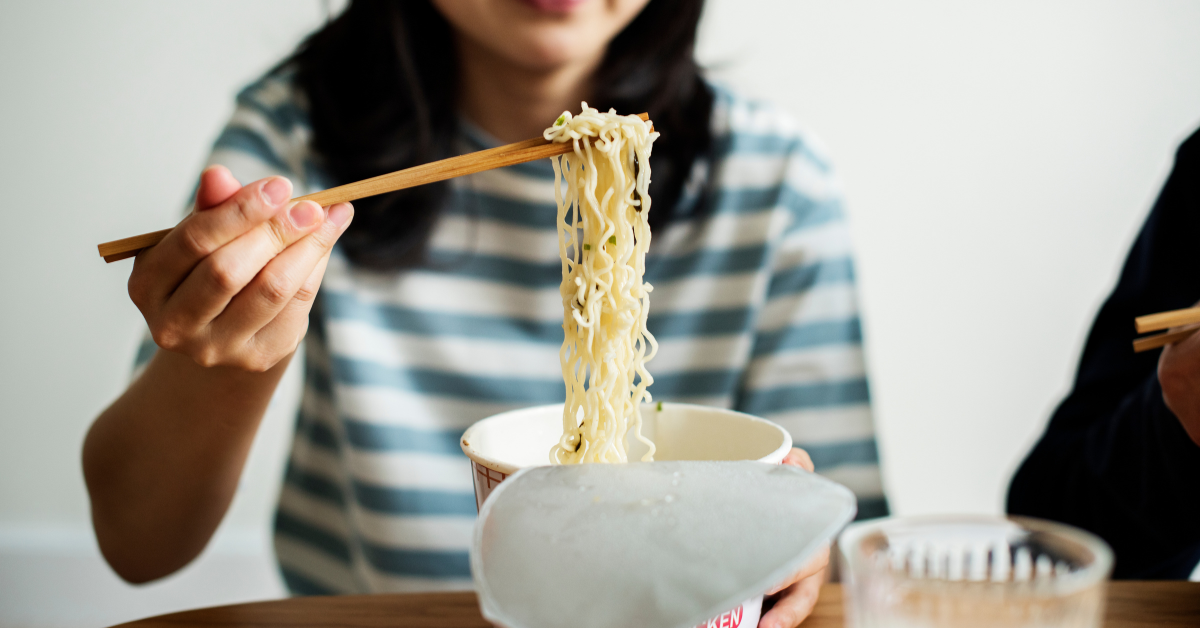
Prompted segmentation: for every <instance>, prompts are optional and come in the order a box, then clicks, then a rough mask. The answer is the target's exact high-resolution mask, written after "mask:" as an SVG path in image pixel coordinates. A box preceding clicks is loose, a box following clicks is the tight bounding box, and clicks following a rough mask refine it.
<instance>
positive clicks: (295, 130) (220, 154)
mask: <svg viewBox="0 0 1200 628" xmlns="http://www.w3.org/2000/svg"><path fill="white" fill-rule="evenodd" d="M301 102H302V101H301V99H300V98H299V97H298V95H297V94H296V92H295V89H294V87H293V85H292V82H291V73H290V71H288V70H283V71H280V72H277V73H275V74H272V75H269V76H267V77H265V78H263V79H262V80H260V81H258V82H256V83H254V84H252V85H250V86H249V87H247V88H245V89H244V90H242V91H241V92H240V93H239V94H238V96H237V103H236V107H235V108H234V111H233V115H232V116H230V119H229V122H228V123H226V125H225V128H223V129H222V130H221V133H220V135H218V136H217V139H216V141H215V142H214V143H213V148H212V151H211V152H210V153H209V156H208V159H207V160H206V161H205V166H206V167H207V166H212V165H217V164H220V165H222V166H225V167H226V168H229V171H230V172H231V173H232V174H233V176H234V178H236V179H237V180H238V182H240V183H241V184H242V185H246V184H247V183H252V182H254V181H257V180H259V179H262V178H265V177H270V176H283V177H287V178H288V179H290V180H291V182H292V186H293V195H294V196H301V195H304V194H308V193H310V192H315V191H317V190H321V189H324V188H325V187H328V185H327V182H326V181H323V180H322V179H321V176H320V171H319V170H318V169H317V168H315V167H313V165H312V162H311V158H310V156H309V152H310V151H309V148H308V146H309V137H310V131H309V125H308V121H307V115H306V114H305V112H304V108H303V107H302V105H301V104H300V103H301ZM314 186H319V187H314ZM195 196H196V193H195V189H194V188H193V190H192V193H191V195H190V196H189V197H188V201H187V207H186V211H188V212H190V211H191V210H192V201H193V199H194V198H195ZM157 350H158V346H157V345H156V344H155V343H154V339H153V338H152V337H151V335H150V330H149V329H146V330H144V331H143V334H142V338H141V342H140V344H139V346H138V350H137V354H136V357H135V359H134V371H133V375H134V377H136V376H137V375H139V374H140V373H141V372H142V370H143V369H144V368H145V366H146V363H148V362H149V361H150V358H152V357H154V353H155V352H156V351H157Z"/></svg>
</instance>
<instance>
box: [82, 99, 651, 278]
mask: <svg viewBox="0 0 1200 628" xmlns="http://www.w3.org/2000/svg"><path fill="white" fill-rule="evenodd" d="M638 117H639V118H641V119H642V120H649V119H650V115H649V114H646V113H642V114H639V115H638ZM571 150H573V146H572V144H571V143H570V142H565V143H555V142H549V141H546V140H545V139H542V138H540V137H535V138H533V139H528V140H525V141H523V142H517V143H515V144H508V145H505V146H497V147H496V148H489V149H487V150H481V151H477V152H474V153H468V154H466V155H460V156H458V157H451V158H449V159H443V160H441V161H435V162H432V163H428V164H423V165H420V166H415V167H413V168H405V169H404V170H397V171H396V172H392V173H389V174H383V175H379V176H377V177H372V178H370V179H364V180H362V181H357V182H355V183H347V184H346V185H340V186H338V187H335V188H330V189H328V190H323V191H321V192H316V193H313V194H308V195H306V196H300V197H297V198H294V199H292V200H293V201H316V202H317V203H319V204H320V205H321V206H322V207H329V206H331V205H336V204H337V203H347V202H350V201H356V200H358V199H360V198H366V197H368V196H376V195H378V194H385V193H387V192H395V191H396V190H403V189H406V188H411V187H416V186H418V185H425V184H426V183H434V182H436V181H445V180H446V179H452V178H454V177H461V176H463V175H468V174H474V173H476V172H483V171H484V170H491V169H493V168H502V167H504V166H512V165H515V164H522V163H525V162H528V161H536V160H538V159H545V158H547V157H554V156H555V155H562V154H564V153H567V152H570V151H571ZM170 232H171V230H170V229H163V230H162V231H154V232H152V233H143V234H141V235H137V236H133V237H131V238H124V239H121V240H114V241H112V242H105V243H104V244H101V245H99V246H97V248H98V249H99V250H100V257H103V258H104V261H106V262H110V263H111V262H115V261H117V260H122V259H126V258H129V257H133V256H135V255H137V254H138V252H140V251H142V250H143V249H148V248H150V247H152V246H154V245H155V244H158V243H159V242H161V241H162V239H163V238H165V237H166V236H167V234H168V233H170Z"/></svg>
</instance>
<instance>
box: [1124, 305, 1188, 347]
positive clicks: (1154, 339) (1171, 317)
mask: <svg viewBox="0 0 1200 628" xmlns="http://www.w3.org/2000/svg"><path fill="white" fill-rule="evenodd" d="M1133 322H1134V325H1135V326H1136V327H1137V331H1138V333H1139V334H1144V333H1146V332H1151V331H1162V330H1164V329H1170V328H1172V327H1181V328H1182V329H1176V330H1175V331H1168V332H1166V333H1162V334H1155V335H1153V336H1146V337H1144V338H1138V339H1137V340H1134V341H1133V350H1134V351H1135V352H1137V353H1141V352H1143V351H1149V350H1151V349H1157V348H1159V347H1162V346H1166V345H1169V344H1171V343H1172V342H1179V341H1180V340H1183V339H1184V338H1187V337H1188V336H1191V335H1192V334H1194V333H1196V331H1197V330H1200V307H1189V308H1186V309H1182V310H1171V311H1170V312H1159V313H1158V314H1147V315H1145V316H1139V317H1137V318H1136V319H1134V321H1133Z"/></svg>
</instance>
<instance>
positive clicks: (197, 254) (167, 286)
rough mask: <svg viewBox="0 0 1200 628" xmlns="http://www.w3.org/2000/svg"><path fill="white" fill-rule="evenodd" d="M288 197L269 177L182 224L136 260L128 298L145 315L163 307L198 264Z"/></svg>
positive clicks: (287, 189)
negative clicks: (146, 312)
mask: <svg viewBox="0 0 1200 628" xmlns="http://www.w3.org/2000/svg"><path fill="white" fill-rule="evenodd" d="M208 175H209V178H210V179H222V178H223V173H221V172H219V171H215V172H210V173H208ZM291 194H292V184H291V182H290V181H288V180H287V179H285V178H283V177H268V178H266V179H263V180H261V181H256V182H254V183H251V184H250V185H247V186H246V187H244V188H242V189H240V190H239V191H238V192H237V193H236V194H234V195H233V196H231V197H229V198H228V199H227V200H225V201H224V202H222V203H221V204H219V205H217V206H216V207H212V208H210V209H205V210H202V211H196V212H193V213H192V214H190V215H189V216H188V217H187V218H184V219H183V222H180V223H179V224H178V225H176V227H175V228H174V229H172V230H171V232H170V233H168V234H167V237H165V238H163V241H162V242H159V243H158V244H157V245H155V246H153V247H151V248H150V249H149V250H147V251H144V252H143V253H141V254H140V255H138V256H137V260H136V261H135V263H134V272H133V275H131V276H130V295H131V296H133V297H134V301H135V302H137V303H138V307H139V308H142V311H143V312H145V311H146V309H147V307H148V308H150V309H154V308H155V307H156V306H159V305H161V304H162V303H164V302H166V300H167V298H168V297H169V296H170V295H171V293H173V292H174V291H175V288H176V287H178V286H179V285H180V284H181V283H182V282H183V281H184V279H185V278H186V277H187V276H188V273H190V272H191V270H192V269H193V268H195V267H196V265H197V264H199V263H200V261H201V260H203V259H204V258H206V257H208V256H209V255H211V254H213V253H214V252H216V251H217V249H220V248H221V247H223V246H225V245H226V244H228V243H230V242H232V241H234V240H236V239H237V238H238V237H240V236H241V235H242V234H244V233H246V232H247V231H250V230H251V229H253V228H255V227H257V226H259V225H261V224H262V223H264V222H266V221H267V220H270V219H271V218H272V217H274V216H275V215H276V214H277V213H279V211H280V210H281V209H283V207H284V206H285V205H286V204H287V200H288V198H289V197H290V196H291ZM215 196H219V194H216V195H215ZM139 301H142V302H139ZM143 306H146V307H143Z"/></svg>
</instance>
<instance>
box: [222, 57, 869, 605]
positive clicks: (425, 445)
mask: <svg viewBox="0 0 1200 628" xmlns="http://www.w3.org/2000/svg"><path fill="white" fill-rule="evenodd" d="M715 89H716V102H715V106H714V111H713V114H712V128H713V132H714V140H715V149H714V151H713V153H712V156H711V158H710V159H706V160H704V161H702V162H699V163H698V164H697V165H696V166H695V168H694V169H693V172H692V178H691V181H690V182H689V184H688V186H687V187H686V189H685V194H684V196H683V198H682V199H681V201H680V203H681V207H680V212H679V214H678V215H680V216H681V217H680V219H679V220H676V221H674V222H672V223H671V224H670V225H669V226H668V227H666V228H665V229H664V230H663V231H661V232H657V233H655V234H654V243H653V245H652V247H651V251H650V254H649V255H648V256H647V258H646V280H647V281H649V282H650V283H652V284H653V285H654V293H653V295H652V299H651V306H650V317H649V322H648V326H649V329H650V331H651V332H652V333H653V334H654V335H655V337H656V338H657V339H658V342H659V345H660V349H659V353H658V356H657V357H656V358H655V359H654V360H653V361H652V362H650V363H649V368H650V369H651V371H652V373H653V374H654V380H655V381H654V385H653V386H652V388H651V392H652V393H653V395H654V398H655V399H657V400H672V401H682V402H690V403H701V404H708V405H714V406H720V407H727V408H734V409H737V410H742V411H745V412H749V413H751V414H755V415H758V416H762V417H765V418H768V419H770V420H773V421H776V422H777V423H779V424H781V425H783V426H784V427H785V428H787V430H788V431H789V432H791V434H792V436H793V438H794V439H795V442H796V445H797V446H800V447H803V448H805V449H806V450H807V451H808V452H809V454H810V455H811V456H812V459H813V462H814V463H815V464H816V468H817V471H818V472H819V473H822V474H824V475H825V476H827V477H830V478H832V479H834V480H836V481H839V482H841V483H843V484H845V485H847V486H849V487H850V488H851V489H853V490H854V491H855V493H856V494H857V495H858V497H859V513H860V516H878V515H882V514H885V513H886V510H887V506H886V501H885V500H884V497H883V490H882V486H881V482H880V472H879V464H878V454H877V450H876V444H875V434H874V427H873V423H872V418H871V408H870V404H869V395H868V387H867V377H866V372H865V368H864V362H863V351H862V345H861V332H860V324H859V314H858V305H857V302H856V295H855V284H854V264H853V261H852V259H851V246H850V239H849V234H848V231H847V224H846V220H845V216H844V214H843V212H842V207H841V197H840V194H839V190H838V188H837V185H836V183H835V181H834V179H833V177H832V176H831V173H830V167H829V164H828V162H827V160H826V159H825V157H824V156H823V154H822V152H821V150H820V149H819V147H818V145H817V144H815V143H814V141H813V140H812V139H811V138H810V137H809V136H808V135H806V134H805V133H803V132H802V131H801V130H800V129H799V128H798V127H797V126H796V124H795V123H793V122H792V121H791V120H790V119H789V118H788V117H786V116H784V115H782V114H781V113H779V112H778V111H776V110H773V109H771V108H769V107H765V106H763V105H760V104H755V103H751V102H747V101H744V100H741V99H739V98H737V97H736V96H734V95H732V94H730V93H729V92H727V91H724V90H722V89H720V88H715ZM462 126H463V127H464V128H463V131H462V133H461V137H460V140H459V143H460V146H459V147H458V148H459V150H460V151H461V152H468V151H474V150H480V149H483V148H487V147H490V146H494V145H496V144H497V142H495V141H493V140H491V139H490V138H488V137H486V136H485V135H484V134H483V133H482V132H481V131H479V130H478V129H475V128H473V127H472V126H471V125H470V124H469V123H464V124H463V125H462ZM310 135H311V132H310V129H309V127H308V125H307V121H306V114H305V111H304V106H303V99H302V97H300V96H299V95H298V93H297V91H296V90H295V88H294V86H293V85H292V83H291V80H290V75H289V74H288V73H287V72H282V73H277V74H275V75H272V76H269V77H267V78H265V79H263V80H262V81H260V82H258V83H256V84H254V85H252V86H250V87H249V88H247V89H246V90H245V91H243V92H242V93H241V94H240V95H239V97H238V107H237V110H236V111H235V113H234V115H233V118H232V120H231V121H230V123H229V125H228V127H227V128H226V129H225V130H224V132H223V133H222V134H221V136H220V138H219V139H218V140H217V142H216V146H215V149H214V151H213V153H212V156H211V158H210V160H209V161H210V163H220V164H224V165H225V166H227V167H229V168H230V169H231V170H232V172H233V173H234V175H235V176H236V177H237V178H238V179H239V180H241V181H242V182H243V183H248V182H250V181H253V180H257V179H259V178H262V177H265V176H268V175H273V174H280V175H283V176H287V177H289V178H290V179H291V180H292V181H293V183H294V184H295V186H296V190H297V193H298V194H300V193H308V192H312V191H316V190H319V189H324V188H326V187H329V186H331V185H334V184H336V183H337V182H335V181H332V180H331V179H330V178H329V176H328V175H327V174H325V173H324V171H323V170H322V169H321V167H320V165H319V163H320V160H319V159H318V158H316V156H315V155H314V154H313V153H312V150H311V147H310V142H309V139H310ZM553 183H554V175H553V172H552V170H551V167H550V164H549V163H548V162H535V163H529V164H523V165H519V166H513V167H509V168H505V169H501V170H493V171H489V172H483V173H479V174H476V175H471V176H468V177H463V178H460V179H457V180H455V181H454V182H453V184H452V195H451V200H450V203H449V206H448V207H447V208H446V210H445V211H444V213H443V214H442V216H441V218H440V219H439V222H438V224H437V226H436V227H435V230H434V233H433V235H432V240H431V242H430V246H429V254H428V258H427V261H426V262H425V263H424V264H422V265H421V266H419V267H417V268H414V269H409V270H404V271H400V272H376V271H368V270H363V269H361V268H356V267H354V266H352V265H351V264H349V263H348V262H347V260H346V258H345V257H344V256H343V255H342V254H341V253H340V251H339V250H338V249H336V248H335V250H334V254H333V256H332V258H331V260H330V263H329V267H328V270H327V271H326V274H325V279H324V282H323V284H322V287H321V291H320V294H319V296H318V299H317V302H316V305H315V306H314V309H313V313H312V316H311V324H310V327H309V332H308V336H307V338H306V340H305V345H304V347H305V363H304V367H305V379H304V393H303V399H302V402H301V407H300V411H299V416H298V418H297V423H296V433H295V438H294V441H293V445H292V450H291V454H290V459H289V463H288V469H287V473H286V478H285V481H284V484H283V489H282V493H281V495H280V498H279V507H278V511H277V515H276V520H275V548H276V552H277V554H278V559H279V564H280V566H281V569H282V572H283V575H284V579H285V580H286V581H287V584H288V586H289V587H290V588H291V589H292V591H293V592H295V593H353V592H375V591H410V590H430V589H447V588H469V587H470V572H469V568H468V563H467V547H468V544H469V540H470V534H471V528H472V525H473V520H474V517H475V500H474V497H473V491H472V484H471V471H470V466H469V464H468V461H467V459H466V457H465V456H463V454H462V453H461V451H460V449H459V445H458V437H459V436H460V435H461V434H462V432H463V430H465V429H466V428H467V427H468V426H470V425H471V424H472V423H474V422H475V421H477V420H479V419H482V418H484V417H487V416H489V415H492V414H495V413H497V412H501V411H504V410H509V409H513V408H517V407H522V406H530V405H536V404H545V403H554V402H561V401H562V400H563V397H564V387H563V381H562V375H561V372H560V366H559V359H558V351H559V347H560V345H561V344H562V340H563V336H562V334H563V332H562V303H561V297H560V296H559V282H560V280H561V266H560V262H559V259H558V244H557V234H556V232H555V222H556V221H555V217H556V209H555V203H554V191H553ZM701 210H704V211H701Z"/></svg>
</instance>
